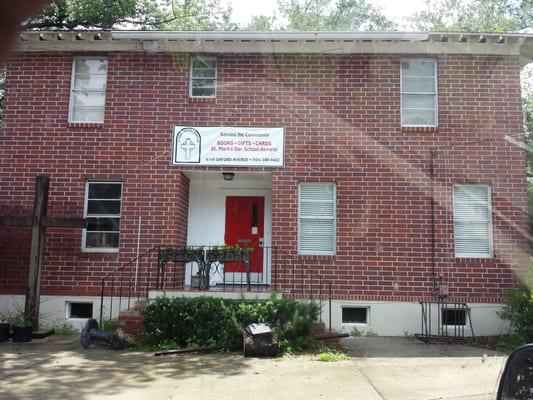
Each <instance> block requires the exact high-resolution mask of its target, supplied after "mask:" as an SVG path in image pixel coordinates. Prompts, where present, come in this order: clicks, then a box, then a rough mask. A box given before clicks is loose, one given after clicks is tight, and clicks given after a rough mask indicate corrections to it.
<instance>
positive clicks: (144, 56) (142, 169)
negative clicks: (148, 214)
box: [134, 51, 146, 290]
mask: <svg viewBox="0 0 533 400" xmlns="http://www.w3.org/2000/svg"><path fill="white" fill-rule="evenodd" d="M142 68H143V71H142V74H141V80H142V81H141V85H142V90H141V91H142V101H141V165H140V168H139V173H140V175H141V176H140V179H139V181H140V182H139V183H140V185H141V190H140V192H139V216H138V217H137V251H136V261H135V286H134V287H135V290H138V282H139V263H140V260H139V255H140V252H141V227H142V215H143V196H144V109H145V106H144V105H145V103H146V84H145V78H146V76H145V75H146V51H145V52H143V64H142Z"/></svg>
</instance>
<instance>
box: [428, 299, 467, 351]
mask: <svg viewBox="0 0 533 400" xmlns="http://www.w3.org/2000/svg"><path fill="white" fill-rule="evenodd" d="M420 306H421V308H422V314H421V319H422V321H421V333H420V335H418V337H419V338H420V339H421V340H422V341H424V342H429V341H452V340H464V339H466V338H467V337H469V338H471V339H472V340H474V339H475V335H474V326H473V324H472V316H471V313H470V308H469V307H468V305H467V304H466V303H458V302H450V301H445V300H437V301H423V302H420ZM465 333H468V335H465Z"/></svg>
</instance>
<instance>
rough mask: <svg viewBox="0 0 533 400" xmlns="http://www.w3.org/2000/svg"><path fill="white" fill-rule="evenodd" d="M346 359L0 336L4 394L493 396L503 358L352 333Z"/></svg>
mask: <svg viewBox="0 0 533 400" xmlns="http://www.w3.org/2000/svg"><path fill="white" fill-rule="evenodd" d="M343 344H344V346H346V347H347V348H348V349H349V350H348V351H349V354H350V355H352V359H351V360H349V361H341V362H334V363H323V362H319V361H315V360H314V359H313V357H312V356H307V355H306V356H297V357H284V358H280V359H261V360H259V359H244V358H243V357H241V356H240V355H227V354H210V355H186V356H184V355H180V356H176V357H174V356H173V357H158V358H156V357H153V356H152V355H151V354H147V353H128V352H125V353H119V352H113V351H109V350H106V349H99V348H94V349H90V350H87V351H85V350H82V349H81V348H80V347H79V346H78V345H77V344H69V343H68V342H65V340H64V339H57V338H55V339H52V340H48V341H47V342H42V341H41V342H40V343H37V341H36V342H32V343H28V344H24V345H20V346H17V345H14V344H6V343H0V399H35V400H37V399H54V400H56V399H58V400H59V399H76V400H97V399H127V400H138V399H142V400H152V399H154V400H155V399H220V400H222V399H246V400H248V399H250V400H254V399H256V400H259V399H265V400H266V399H269V400H272V399H289V400H299V399H302V400H312V399H361V400H374V399H376V400H383V399H386V400H393V399H394V400H395V399H398V400H400V399H402V400H433V399H454V400H455V399H468V400H480V399H493V398H494V391H495V389H496V382H497V379H498V375H499V373H500V371H501V369H502V367H503V363H504V361H505V357H504V356H502V355H501V354H496V353H494V352H491V351H486V350H483V349H477V348H472V347H467V346H451V345H426V344H422V343H420V342H417V341H415V340H411V339H403V338H380V337H371V338H350V339H347V340H345V341H344V342H343Z"/></svg>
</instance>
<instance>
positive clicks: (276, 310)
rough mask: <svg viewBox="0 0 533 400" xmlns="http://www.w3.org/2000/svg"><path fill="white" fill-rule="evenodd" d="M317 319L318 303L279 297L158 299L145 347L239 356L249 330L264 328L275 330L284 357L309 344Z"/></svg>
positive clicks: (147, 318)
mask: <svg viewBox="0 0 533 400" xmlns="http://www.w3.org/2000/svg"><path fill="white" fill-rule="evenodd" d="M317 313H318V307H317V305H316V304H314V303H299V302H296V301H294V300H288V299H278V298H276V297H272V298H270V299H268V300H266V301H258V300H253V301H252V300H226V299H219V298H212V297H196V298H186V297H178V298H173V299H169V298H158V299H156V300H154V301H152V302H151V303H150V304H148V306H147V307H146V310H145V311H144V314H143V315H144V323H145V327H146V334H145V341H146V343H147V344H149V345H151V346H153V347H156V348H159V349H167V348H170V347H173V348H176V347H192V346H205V345H212V344H218V345H221V346H223V347H224V348H225V349H228V350H234V349H238V348H240V347H241V346H242V332H243V329H244V327H245V326H247V325H249V324H251V323H254V322H264V323H267V324H269V325H270V326H271V327H273V329H274V332H275V333H276V334H277V337H278V346H279V347H280V350H281V351H283V352H286V351H296V350H300V349H302V348H303V347H305V346H306V345H308V344H309V343H310V341H311V338H310V331H311V326H312V324H313V321H314V320H315V319H316V316H317Z"/></svg>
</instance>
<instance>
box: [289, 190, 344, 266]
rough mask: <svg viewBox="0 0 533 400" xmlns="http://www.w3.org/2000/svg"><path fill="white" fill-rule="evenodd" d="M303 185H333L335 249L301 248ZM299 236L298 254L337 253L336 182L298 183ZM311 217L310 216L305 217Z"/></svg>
mask: <svg viewBox="0 0 533 400" xmlns="http://www.w3.org/2000/svg"><path fill="white" fill-rule="evenodd" d="M302 185H315V186H333V251H305V250H301V249H300V235H301V232H302V229H301V219H302V217H301V216H300V198H301V197H300V196H301V187H302ZM297 201H298V204H297V205H298V233H297V235H298V237H297V244H296V245H297V247H298V254H300V255H309V256H312V255H317V256H334V255H335V254H337V185H336V184H335V182H299V183H298V199H297ZM305 218H309V217H305ZM315 218H316V219H325V220H329V219H331V218H325V217H315Z"/></svg>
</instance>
